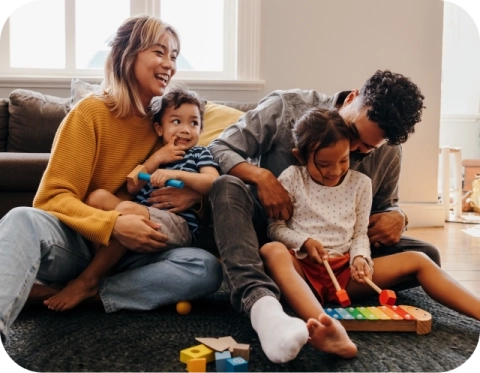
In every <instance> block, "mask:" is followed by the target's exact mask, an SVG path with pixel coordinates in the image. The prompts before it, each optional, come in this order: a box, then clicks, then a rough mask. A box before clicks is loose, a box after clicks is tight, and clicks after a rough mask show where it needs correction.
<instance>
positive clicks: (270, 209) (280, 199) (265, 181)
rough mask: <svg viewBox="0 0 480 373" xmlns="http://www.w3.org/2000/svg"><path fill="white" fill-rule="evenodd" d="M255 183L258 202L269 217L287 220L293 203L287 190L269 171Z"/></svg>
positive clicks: (290, 214)
mask: <svg viewBox="0 0 480 373" xmlns="http://www.w3.org/2000/svg"><path fill="white" fill-rule="evenodd" d="M262 176H263V177H262V179H261V181H259V182H258V183H257V184H256V187H257V194H258V199H259V200H260V203H261V204H262V206H263V208H264V209H265V213H266V214H267V216H268V217H269V218H272V219H276V220H288V219H290V216H292V213H293V203H292V199H291V198H290V196H289V194H288V192H287V191H286V190H285V188H284V187H283V185H282V184H281V183H280V182H279V181H278V180H277V178H276V177H275V176H274V175H273V174H272V173H271V172H270V171H268V172H266V173H264V174H263V175H262Z"/></svg>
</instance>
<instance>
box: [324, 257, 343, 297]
mask: <svg viewBox="0 0 480 373" xmlns="http://www.w3.org/2000/svg"><path fill="white" fill-rule="evenodd" d="M323 265H324V266H325V268H326V269H327V272H328V275H329V276H330V278H331V279H332V282H333V285H334V286H335V289H336V290H337V291H340V290H342V288H341V287H340V284H339V283H338V281H337V278H336V277H335V274H334V273H333V271H332V267H330V263H329V262H328V260H323Z"/></svg>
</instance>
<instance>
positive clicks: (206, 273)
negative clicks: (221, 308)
mask: <svg viewBox="0 0 480 373" xmlns="http://www.w3.org/2000/svg"><path fill="white" fill-rule="evenodd" d="M197 250H198V249H197ZM200 250H201V251H202V252H201V254H199V255H198V258H199V259H200V261H201V263H200V268H201V271H203V273H202V274H201V278H203V281H202V282H203V284H202V287H203V289H204V291H205V292H206V293H214V292H216V291H217V290H218V289H219V288H220V285H222V281H223V270H222V265H221V263H220V261H219V260H218V259H217V258H216V257H215V256H214V255H212V254H211V253H209V252H207V251H205V250H202V249H200ZM199 283H200V281H199Z"/></svg>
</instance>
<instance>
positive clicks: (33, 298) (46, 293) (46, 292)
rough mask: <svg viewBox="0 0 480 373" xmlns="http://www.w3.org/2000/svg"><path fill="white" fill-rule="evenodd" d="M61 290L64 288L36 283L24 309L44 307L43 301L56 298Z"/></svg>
mask: <svg viewBox="0 0 480 373" xmlns="http://www.w3.org/2000/svg"><path fill="white" fill-rule="evenodd" d="M60 290H62V288H61V287H58V286H54V285H43V284H39V283H35V284H33V286H32V288H31V289H30V293H29V294H28V298H27V301H26V302H25V305H24V306H23V308H24V309H27V308H30V307H34V306H39V305H43V301H45V300H46V299H48V298H50V297H52V296H54V295H55V294H57V293H58V292H59V291H60Z"/></svg>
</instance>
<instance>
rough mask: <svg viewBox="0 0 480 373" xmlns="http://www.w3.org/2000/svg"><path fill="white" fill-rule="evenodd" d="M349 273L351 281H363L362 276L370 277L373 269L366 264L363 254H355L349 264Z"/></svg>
mask: <svg viewBox="0 0 480 373" xmlns="http://www.w3.org/2000/svg"><path fill="white" fill-rule="evenodd" d="M350 274H351V277H352V280H353V281H356V282H362V283H363V282H365V280H364V279H363V277H365V276H366V277H368V278H369V279H370V280H371V279H372V275H373V269H372V268H371V267H370V266H369V265H368V262H367V260H366V259H365V258H364V257H363V256H356V257H355V258H354V259H353V262H352V265H351V266H350Z"/></svg>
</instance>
